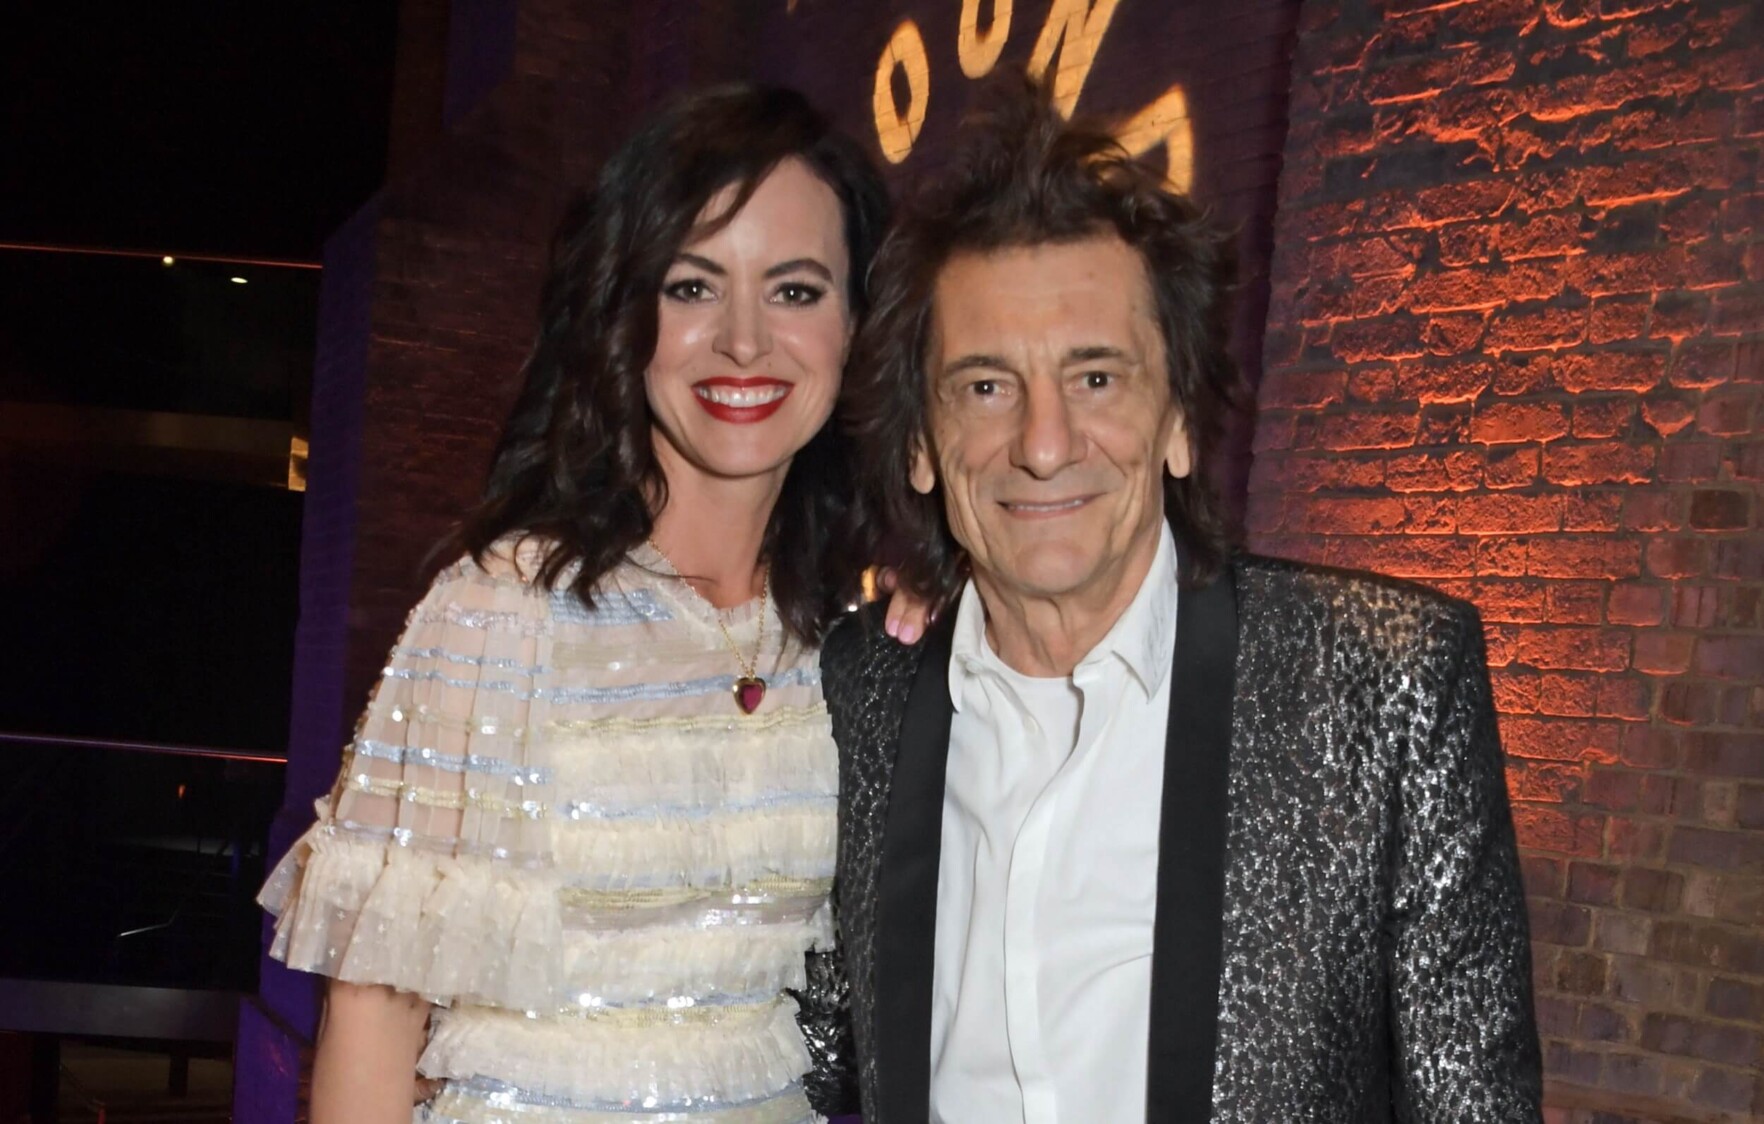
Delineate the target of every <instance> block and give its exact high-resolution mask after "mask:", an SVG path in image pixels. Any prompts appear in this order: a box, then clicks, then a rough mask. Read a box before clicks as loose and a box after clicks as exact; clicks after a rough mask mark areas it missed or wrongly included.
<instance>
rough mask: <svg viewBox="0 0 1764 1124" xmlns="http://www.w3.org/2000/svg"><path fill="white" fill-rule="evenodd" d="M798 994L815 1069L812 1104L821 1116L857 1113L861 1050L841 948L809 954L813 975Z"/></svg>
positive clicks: (809, 1086) (806, 1082)
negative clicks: (855, 1039)
mask: <svg viewBox="0 0 1764 1124" xmlns="http://www.w3.org/2000/svg"><path fill="white" fill-rule="evenodd" d="M791 994H793V995H795V996H796V1003H797V1015H796V1022H797V1025H798V1026H800V1027H801V1028H802V1037H803V1041H804V1042H806V1043H807V1044H808V1052H809V1060H810V1061H811V1062H812V1063H813V1067H812V1068H811V1069H810V1070H809V1072H808V1073H807V1074H805V1075H804V1076H803V1090H804V1092H806V1093H807V1094H808V1099H809V1105H810V1106H811V1107H812V1108H813V1109H814V1110H815V1111H816V1112H818V1113H820V1114H821V1115H822V1116H843V1115H847V1114H850V1113H855V1112H857V1111H858V1088H857V1067H856V1065H855V1058H856V1046H855V1045H854V1043H853V1041H852V1034H851V987H850V984H849V983H848V982H847V980H846V975H845V955H844V952H843V950H842V949H841V948H840V946H839V945H838V944H835V945H834V946H833V947H832V948H827V949H811V950H810V951H809V953H808V975H807V978H806V982H805V983H804V984H803V987H802V990H801V991H799V992H792V993H791Z"/></svg>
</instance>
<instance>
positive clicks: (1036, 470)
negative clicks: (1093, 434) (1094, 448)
mask: <svg viewBox="0 0 1764 1124" xmlns="http://www.w3.org/2000/svg"><path fill="white" fill-rule="evenodd" d="M1019 417H1020V419H1021V423H1022V424H1021V428H1019V429H1018V431H1017V440H1016V447H1015V449H1014V450H1013V454H1014V455H1013V457H1012V460H1013V462H1014V463H1015V464H1016V466H1017V467H1018V468H1021V469H1025V470H1026V471H1028V472H1029V473H1030V474H1031V475H1033V476H1036V477H1040V478H1041V479H1044V480H1045V479H1048V478H1050V477H1052V476H1054V475H1055V474H1057V473H1058V472H1059V471H1060V470H1061V469H1063V468H1065V467H1066V466H1067V465H1069V464H1071V463H1072V462H1073V461H1074V460H1077V459H1078V458H1079V457H1081V456H1083V455H1084V447H1083V446H1084V437H1083V434H1081V433H1079V432H1078V429H1077V418H1076V417H1075V416H1074V414H1073V412H1072V404H1071V403H1070V402H1068V401H1067V400H1066V396H1065V394H1064V393H1062V388H1061V387H1060V385H1059V381H1058V380H1057V379H1034V378H1032V379H1029V380H1027V385H1026V387H1025V393H1024V402H1023V411H1022V413H1021V414H1020V415H1019Z"/></svg>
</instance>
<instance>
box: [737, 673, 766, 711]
mask: <svg viewBox="0 0 1764 1124" xmlns="http://www.w3.org/2000/svg"><path fill="white" fill-rule="evenodd" d="M765 697H766V681H765V680H764V679H756V678H754V677H753V676H751V675H743V676H742V677H741V678H739V679H737V680H735V705H736V706H738V707H740V708H741V713H743V714H752V713H753V712H754V711H756V710H758V709H759V704H760V700H762V699H764V698H765Z"/></svg>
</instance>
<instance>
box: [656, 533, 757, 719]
mask: <svg viewBox="0 0 1764 1124" xmlns="http://www.w3.org/2000/svg"><path fill="white" fill-rule="evenodd" d="M644 541H645V542H647V543H648V544H649V549H651V550H653V551H655V553H656V555H657V556H658V557H660V558H661V560H662V561H663V562H665V563H667V566H668V570H669V576H671V577H675V578H678V579H680V581H681V582H682V583H684V584H685V586H686V588H687V589H691V590H692V593H693V595H694V596H697V597H699V599H700V600H702V601H704V603H705V604H706V605H710V608H711V611H712V612H713V613H715V614H716V620H717V631H718V632H720V633H722V634H723V643H725V644H727V645H728V646H729V651H730V652H731V653H733V654H734V656H735V663H736V664H737V665H738V666H739V667H740V668H741V674H740V675H738V676H736V677H735V683H734V685H733V687H732V688H731V692H732V693H733V694H734V696H735V705H736V706H738V707H740V708H741V713H743V714H752V713H753V712H754V711H756V710H758V709H759V704H760V703H761V702H762V701H763V700H764V699H765V697H766V681H765V680H764V679H762V678H760V676H759V674H758V671H759V658H760V648H761V647H762V646H763V645H764V644H765V642H766V607H767V606H768V604H769V603H770V599H771V595H772V573H771V567H770V566H767V567H766V569H765V572H764V574H763V576H762V578H761V583H762V584H761V585H760V605H759V618H758V625H757V627H756V628H755V629H754V634H753V655H752V656H751V657H748V656H743V655H742V654H741V646H740V645H739V644H737V643H735V638H734V637H733V636H730V635H729V626H728V625H727V624H724V623H723V610H721V609H719V608H717V607H716V606H715V605H711V604H710V601H709V600H707V599H705V598H704V597H703V596H702V595H700V594H699V593H698V591H697V590H696V589H692V583H691V582H688V581H686V575H684V574H682V573H681V572H680V567H678V566H676V565H674V560H673V559H672V558H669V557H668V556H667V555H666V554H663V553H662V548H661V547H659V546H657V545H655V540H654V539H645V540H644Z"/></svg>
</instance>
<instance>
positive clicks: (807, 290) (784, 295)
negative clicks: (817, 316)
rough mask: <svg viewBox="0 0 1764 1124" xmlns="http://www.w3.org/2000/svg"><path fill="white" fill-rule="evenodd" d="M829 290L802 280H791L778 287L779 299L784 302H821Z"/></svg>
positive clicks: (804, 303) (803, 303) (806, 303)
mask: <svg viewBox="0 0 1764 1124" xmlns="http://www.w3.org/2000/svg"><path fill="white" fill-rule="evenodd" d="M826 295H827V292H826V290H825V289H822V288H821V287H820V286H819V285H809V284H805V283H803V282H801V281H791V282H788V283H786V284H783V285H780V286H779V287H778V295H777V299H778V300H779V301H782V302H783V303H784V304H802V305H809V304H819V303H820V300H821V298H822V297H824V296H826Z"/></svg>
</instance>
